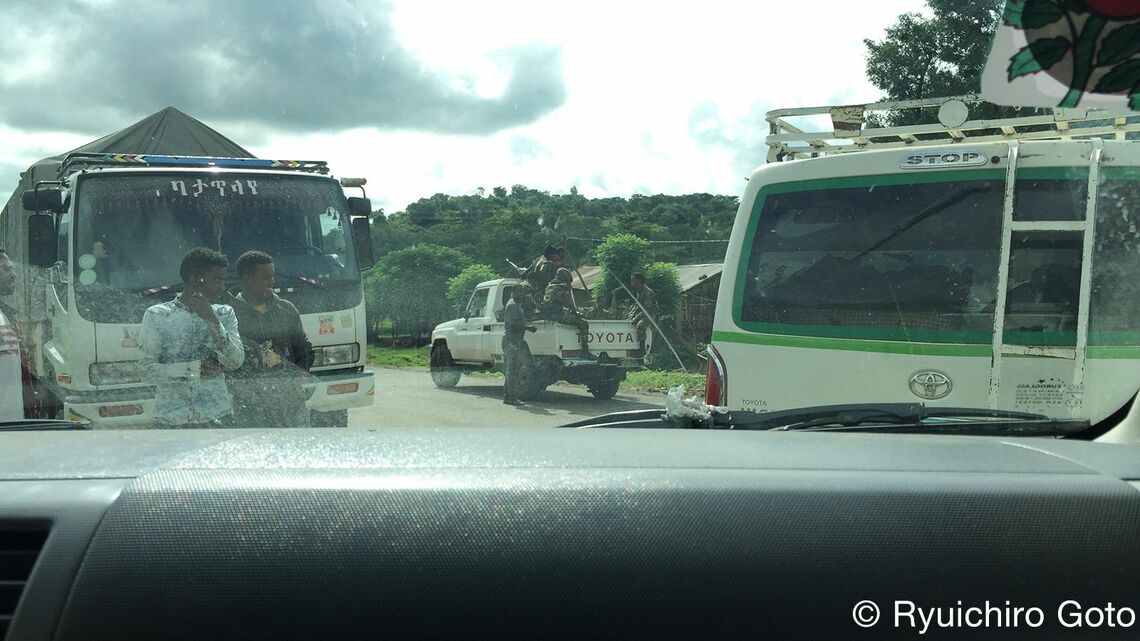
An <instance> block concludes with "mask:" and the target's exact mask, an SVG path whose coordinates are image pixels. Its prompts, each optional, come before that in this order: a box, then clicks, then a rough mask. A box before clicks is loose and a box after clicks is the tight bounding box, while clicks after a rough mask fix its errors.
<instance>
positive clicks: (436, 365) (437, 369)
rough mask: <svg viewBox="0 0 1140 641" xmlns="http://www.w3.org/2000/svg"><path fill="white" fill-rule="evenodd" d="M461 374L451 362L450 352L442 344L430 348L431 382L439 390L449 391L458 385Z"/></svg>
mask: <svg viewBox="0 0 1140 641" xmlns="http://www.w3.org/2000/svg"><path fill="white" fill-rule="evenodd" d="M461 375H462V372H460V371H459V369H458V368H456V367H455V362H454V361H452V360H451V352H450V351H448V349H447V346H446V345H443V344H438V345H432V348H431V380H432V382H433V383H435V386H436V387H438V388H440V389H451V388H453V387H455V386H456V385H458V384H459V377H460V376H461Z"/></svg>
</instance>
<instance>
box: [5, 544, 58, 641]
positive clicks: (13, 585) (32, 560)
mask: <svg viewBox="0 0 1140 641" xmlns="http://www.w3.org/2000/svg"><path fill="white" fill-rule="evenodd" d="M47 536H48V532H47V530H45V529H35V528H20V527H13V526H8V525H3V524H0V640H2V639H4V638H5V637H7V635H8V628H9V627H11V625H12V619H13V618H14V617H15V616H16V607H17V606H18V605H19V604H20V597H21V596H22V595H23V594H24V588H25V587H26V586H27V584H28V579H29V578H30V577H31V575H32V568H33V567H35V565H36V559H38V558H39V556H40V551H41V550H43V547H44V542H45V541H46V540H47Z"/></svg>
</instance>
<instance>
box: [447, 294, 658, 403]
mask: <svg viewBox="0 0 1140 641" xmlns="http://www.w3.org/2000/svg"><path fill="white" fill-rule="evenodd" d="M522 282H523V281H521V280H519V279H517V278H502V279H498V280H491V281H486V282H483V283H480V284H479V285H478V286H476V288H475V291H474V292H472V294H471V299H470V300H469V301H468V303H467V307H466V309H465V310H464V312H463V317H462V318H457V319H455V320H452V321H448V322H446V323H442V324H440V325H438V326H436V328H435V329H434V330H432V334H431V377H432V380H433V381H434V382H435V384H436V386H437V387H440V388H444V389H447V388H452V387H455V386H456V385H457V384H458V383H459V378H460V376H462V374H463V373H464V372H472V371H502V369H503V348H502V341H503V332H504V325H503V321H502V318H503V307H504V306H505V305H506V303H507V301H508V300H510V297H511V291H512V290H514V288H515V287H518V286H519V285H521V284H522ZM528 320H531V322H533V324H534V325H535V326H536V327H537V328H538V331H536V332H527V334H526V339H525V340H526V346H527V355H526V358H525V359H524V363H525V366H524V368H523V372H521V373H520V378H521V379H522V380H523V385H522V389H523V398H533V397H534V396H535V395H536V394H538V393H539V392H541V391H542V390H544V389H546V387H547V386H549V385H550V384H552V383H554V382H555V381H560V380H561V381H567V382H569V383H579V384H584V385H585V386H586V387H587V388H588V389H589V391H590V393H591V394H593V395H594V397H595V398H598V399H602V400H605V399H608V398H612V397H613V395H614V394H616V393H617V390H618V385H620V384H621V381H622V380H624V379H625V376H626V372H628V371H630V370H636V369H640V368H641V367H642V366H643V361H644V356H643V355H641V354H639V352H638V342H637V329H636V328H635V327H634V325H633V323H631V322H629V321H626V320H591V321H590V331H589V336H588V337H587V342H588V344H589V346H590V352H591V353H592V355H593V356H594V357H595V358H589V357H586V356H584V355H583V354H582V353H581V341H580V340H579V338H578V328H577V327H575V326H572V325H563V324H559V323H556V322H554V321H549V320H537V319H528ZM652 338H653V337H652V335H650V336H647V337H646V339H647V340H646V352H648V351H649V349H650V344H651V341H652Z"/></svg>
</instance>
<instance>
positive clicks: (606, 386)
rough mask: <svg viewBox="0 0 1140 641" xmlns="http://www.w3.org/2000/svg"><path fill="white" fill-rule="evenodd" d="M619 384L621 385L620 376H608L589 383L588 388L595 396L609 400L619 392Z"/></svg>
mask: <svg viewBox="0 0 1140 641" xmlns="http://www.w3.org/2000/svg"><path fill="white" fill-rule="evenodd" d="M619 386H621V379H620V378H618V377H615V376H607V377H605V378H601V379H598V380H596V381H593V382H591V383H588V384H587V385H586V389H587V390H589V392H590V393H591V394H593V395H594V398H596V399H598V400H600V401H608V400H610V399H611V398H613V397H614V394H617V391H618V387H619Z"/></svg>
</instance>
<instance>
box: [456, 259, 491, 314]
mask: <svg viewBox="0 0 1140 641" xmlns="http://www.w3.org/2000/svg"><path fill="white" fill-rule="evenodd" d="M498 277H499V274H497V273H495V270H494V269H492V268H491V266H490V265H484V264H481V263H480V264H478V265H468V266H467V267H466V268H464V270H463V271H461V272H459V275H458V276H456V277H454V278H452V279H450V280H448V281H447V303H448V305H450V306H451V308H452V309H455V308H456V307H457V306H458V307H462V306H463V305H465V304H466V303H467V301H468V300H469V299H470V298H471V292H473V291H475V286H476V285H478V284H479V283H481V282H483V281H485V280H493V279H495V278H498Z"/></svg>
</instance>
